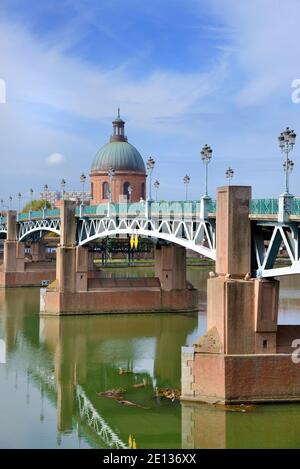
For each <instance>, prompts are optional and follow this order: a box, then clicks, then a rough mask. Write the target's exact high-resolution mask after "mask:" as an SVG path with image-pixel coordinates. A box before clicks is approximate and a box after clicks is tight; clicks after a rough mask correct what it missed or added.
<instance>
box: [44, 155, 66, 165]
mask: <svg viewBox="0 0 300 469" xmlns="http://www.w3.org/2000/svg"><path fill="white" fill-rule="evenodd" d="M64 161H65V157H64V155H62V154H61V153H52V154H51V155H49V156H48V157H47V158H46V164H47V165H48V166H60V165H61V164H62V163H63V162H64Z"/></svg>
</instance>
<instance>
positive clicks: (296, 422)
mask: <svg viewBox="0 0 300 469" xmlns="http://www.w3.org/2000/svg"><path fill="white" fill-rule="evenodd" d="M181 408H182V447H183V448H188V449H191V448H216V449H226V448H227V449H230V448H299V447H300V405H299V404H280V405H275V404H273V405H272V404H268V405H259V406H257V407H256V408H255V409H254V410H252V411H250V412H235V411H224V410H221V409H217V408H215V407H213V406H211V405H206V404H190V403H186V402H183V403H182V404H181Z"/></svg>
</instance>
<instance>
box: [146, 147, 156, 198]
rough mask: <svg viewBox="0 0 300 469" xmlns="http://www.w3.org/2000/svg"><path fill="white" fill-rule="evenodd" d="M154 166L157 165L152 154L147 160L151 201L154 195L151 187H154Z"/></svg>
mask: <svg viewBox="0 0 300 469" xmlns="http://www.w3.org/2000/svg"><path fill="white" fill-rule="evenodd" d="M154 166H155V161H154V159H153V158H152V156H150V158H148V160H147V173H148V174H149V188H150V189H149V198H150V201H151V199H152V195H151V189H152V187H151V186H152V172H153V169H154Z"/></svg>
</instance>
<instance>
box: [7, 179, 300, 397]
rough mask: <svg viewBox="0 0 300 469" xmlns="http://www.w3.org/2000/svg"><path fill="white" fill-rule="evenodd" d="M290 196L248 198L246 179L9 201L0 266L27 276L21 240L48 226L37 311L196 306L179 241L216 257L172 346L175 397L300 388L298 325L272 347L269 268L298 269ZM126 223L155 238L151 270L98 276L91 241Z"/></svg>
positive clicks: (286, 392) (125, 231) (275, 290)
mask: <svg viewBox="0 0 300 469" xmlns="http://www.w3.org/2000/svg"><path fill="white" fill-rule="evenodd" d="M299 207H300V204H299V199H298V198H294V197H292V196H291V195H290V194H283V195H282V196H280V197H279V199H278V200H276V199H261V200H252V198H251V187H248V186H226V187H221V188H218V190H217V199H216V202H213V201H212V200H211V199H209V198H207V197H203V198H202V199H200V201H187V202H183V201H172V202H160V203H154V202H149V201H148V202H145V203H138V204H125V205H124V204H101V205H97V206H88V207H84V206H81V207H79V208H78V207H76V204H75V203H74V202H71V201H68V200H64V201H63V204H62V207H61V210H60V211H52V210H51V211H47V210H44V211H42V212H30V213H24V214H19V215H18V214H17V213H16V212H12V211H9V212H8V214H7V218H6V219H3V220H2V221H1V230H2V234H3V235H4V236H6V240H5V242H4V271H3V274H4V275H6V276H7V278H8V279H9V278H10V279H11V281H12V282H13V281H15V279H18V278H19V279H20V278H21V279H25V278H28V272H26V269H24V241H25V240H26V239H28V238H29V239H30V238H31V239H33V240H34V241H35V242H38V240H39V239H41V238H42V236H43V233H45V232H49V231H50V232H51V231H52V232H53V233H56V234H57V235H59V245H58V248H57V259H56V272H53V276H52V279H51V280H54V281H53V282H52V283H51V285H50V286H49V287H48V288H47V289H46V290H45V292H43V293H42V301H41V304H42V305H43V311H42V313H43V314H47V315H67V314H86V313H97V312H99V310H100V311H101V312H109V313H113V312H123V313H125V312H126V313H128V312H130V313H133V312H139V313H141V312H147V313H150V312H151V313H152V312H162V311H168V312H179V311H181V312H187V311H198V296H197V291H196V290H195V289H194V288H193V286H192V285H191V284H189V282H187V279H186V250H187V249H191V250H193V251H196V252H198V253H200V254H202V255H203V256H206V257H208V258H210V259H213V260H215V269H214V272H211V273H210V278H209V280H208V295H207V298H208V304H207V328H208V331H207V333H206V334H205V335H204V336H203V337H202V338H200V339H199V342H198V343H197V344H195V347H194V348H193V349H192V350H188V351H183V353H182V373H183V378H182V395H183V398H184V399H192V400H197V399H198V400H201V401H203V400H204V401H205V400H213V399H217V400H220V401H222V402H249V401H252V400H256V399H258V400H264V401H270V400H271V401H272V400H274V399H275V400H295V399H298V398H299V400H300V374H299V372H298V370H297V369H296V368H295V367H294V363H293V361H292V359H291V353H292V350H291V345H290V344H291V343H292V339H294V338H297V337H293V334H294V332H293V329H290V330H288V331H287V332H286V335H285V337H284V344H285V345H284V353H282V337H281V332H280V329H279V328H278V324H277V317H278V295H279V281H278V280H274V277H277V278H279V277H280V276H283V275H291V274H299V273H300V253H299V222H300V213H299ZM127 235H135V236H141V237H143V236H146V237H151V238H153V239H154V240H156V243H154V263H155V277H153V278H146V279H103V278H102V277H101V275H100V274H101V272H99V271H97V270H95V266H94V263H93V254H94V251H93V248H92V247H93V245H94V243H97V241H98V240H99V239H101V238H106V237H109V236H116V237H118V236H120V237H122V236H127ZM282 248H284V249H285V251H286V259H284V262H283V263H282V264H283V265H280V264H279V263H278V254H279V253H280V252H281V251H282ZM287 261H288V265H287ZM22 268H23V271H22V272H23V273H24V275H23V274H22V275H23V277H22V275H21V272H20V270H21V269H22ZM20 275H21V276H20ZM9 276H10V277H9ZM22 281H23V280H22ZM278 347H280V349H279V348H278ZM282 376H284V377H285V378H284V381H285V382H284V383H282ZM222 383H225V387H224V386H223V385H222ZM243 383H247V386H245V385H244V384H243ZM249 383H250V384H249ZM248 384H249V386H248Z"/></svg>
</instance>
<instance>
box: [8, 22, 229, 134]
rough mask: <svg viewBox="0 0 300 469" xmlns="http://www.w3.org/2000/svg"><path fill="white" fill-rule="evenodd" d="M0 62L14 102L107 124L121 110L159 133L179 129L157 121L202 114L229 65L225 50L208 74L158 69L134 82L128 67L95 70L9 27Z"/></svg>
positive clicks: (17, 29)
mask: <svg viewBox="0 0 300 469" xmlns="http://www.w3.org/2000/svg"><path fill="white" fill-rule="evenodd" d="M0 57H1V62H2V63H1V65H2V70H3V71H4V72H5V79H6V82H7V84H9V87H10V90H11V91H10V93H11V99H14V100H17V101H18V102H23V103H24V102H25V103H27V104H28V103H31V104H34V105H39V106H41V105H45V106H49V107H51V108H52V109H55V110H59V111H64V112H67V113H70V114H72V115H75V116H78V117H83V118H92V119H105V120H106V119H110V118H111V115H112V113H113V112H115V110H116V109H117V107H118V106H120V107H121V111H122V110H124V111H123V112H124V113H125V114H126V117H127V118H128V119H130V120H131V121H133V122H134V124H135V126H136V125H137V126H146V127H150V128H151V127H153V126H155V127H156V128H159V129H162V128H167V127H173V128H174V126H173V125H172V126H170V123H169V122H168V121H167V120H165V121H164V123H162V122H161V121H160V122H159V123H157V119H158V118H161V117H164V118H165V117H170V116H172V118H175V119H178V118H179V119H180V118H181V117H183V116H185V115H186V114H190V113H191V112H195V111H196V112H197V108H199V103H200V102H201V100H203V99H205V98H206V97H207V96H210V95H212V94H213V93H215V91H216V89H219V88H221V86H222V81H223V79H224V75H225V74H226V62H227V53H226V52H225V53H224V52H223V51H222V52H219V60H217V61H216V62H215V65H214V66H213V67H212V68H211V69H210V70H208V71H207V72H203V73H200V72H194V73H191V72H190V73H186V72H180V73H179V72H174V71H164V70H153V72H152V73H149V74H148V75H147V76H145V77H143V78H140V77H139V76H135V77H134V78H133V77H131V76H130V74H129V71H128V70H127V69H126V66H121V65H118V67H116V68H115V69H109V70H107V69H101V68H100V67H95V66H92V65H90V64H87V63H84V62H82V61H80V60H79V59H76V58H74V57H72V56H70V55H67V54H66V53H65V52H64V49H63V47H62V46H61V45H60V46H59V47H55V46H52V47H49V45H48V44H47V45H44V44H43V43H41V42H38V41H36V40H35V39H34V38H33V37H32V36H31V35H30V34H29V33H28V32H27V31H26V30H24V29H22V28H20V26H18V27H16V26H14V27H12V26H11V25H10V24H8V23H3V24H0ZM16 58H18V59H16ZM199 63H201V62H200V61H199Z"/></svg>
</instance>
